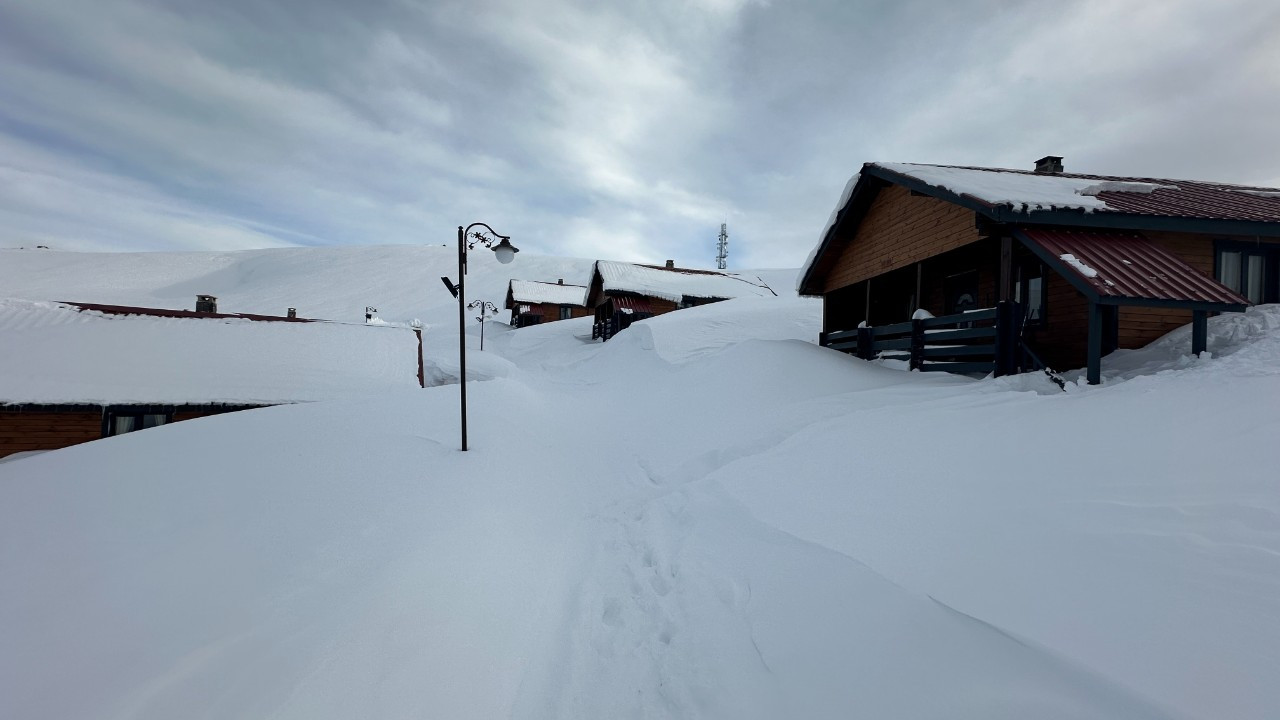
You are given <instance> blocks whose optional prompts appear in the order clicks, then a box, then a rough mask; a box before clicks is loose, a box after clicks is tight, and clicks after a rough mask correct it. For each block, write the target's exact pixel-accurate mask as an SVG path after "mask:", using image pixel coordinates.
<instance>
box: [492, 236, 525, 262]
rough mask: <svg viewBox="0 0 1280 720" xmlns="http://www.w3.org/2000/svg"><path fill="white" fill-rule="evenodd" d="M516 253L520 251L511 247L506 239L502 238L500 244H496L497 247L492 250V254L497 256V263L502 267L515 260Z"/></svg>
mask: <svg viewBox="0 0 1280 720" xmlns="http://www.w3.org/2000/svg"><path fill="white" fill-rule="evenodd" d="M518 252H520V249H519V248H517V247H516V246H514V245H512V244H511V241H510V240H508V239H507V238H503V239H502V242H500V243H498V245H497V247H495V248H494V249H493V254H494V255H495V256H497V258H498V262H500V263H502V264H503V265H506V264H507V263H509V262H511V261H512V260H515V259H516V253H518Z"/></svg>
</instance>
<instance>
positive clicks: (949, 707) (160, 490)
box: [0, 251, 1280, 720]
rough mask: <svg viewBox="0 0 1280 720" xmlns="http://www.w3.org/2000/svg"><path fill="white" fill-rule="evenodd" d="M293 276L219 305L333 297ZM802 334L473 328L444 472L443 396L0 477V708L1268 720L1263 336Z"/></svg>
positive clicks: (136, 283)
mask: <svg viewBox="0 0 1280 720" xmlns="http://www.w3.org/2000/svg"><path fill="white" fill-rule="evenodd" d="M525 254H526V253H521V255H522V256H523V255H525ZM64 255H65V254H64ZM308 257H310V258H311V259H308ZM331 258H332V256H327V255H326V253H325V252H323V251H315V253H314V255H310V256H309V254H308V252H306V251H297V252H296V254H294V255H293V256H292V263H294V265H295V267H296V268H297V269H298V270H299V271H303V270H305V268H306V267H307V266H308V264H314V270H313V272H314V273H316V274H322V273H324V272H325V267H326V263H328V262H329V261H330V260H331ZM92 260H93V258H86V259H85V260H84V262H83V265H82V266H83V267H89V266H91V265H92V264H93V262H92ZM99 260H100V262H101V263H102V264H104V265H106V264H108V263H109V259H99ZM525 260H526V258H524V257H521V258H520V260H519V261H518V262H521V261H525ZM448 261H449V258H448V256H447V255H444V256H443V258H442V260H441V261H440V262H439V263H436V264H434V265H432V264H431V263H430V262H426V263H423V264H422V266H421V267H419V268H418V270H419V274H420V275H421V276H422V277H425V278H427V279H434V277H436V276H438V275H440V274H445V273H447V272H448V269H447V264H446V263H447V262H448ZM137 262H138V267H144V266H145V263H143V262H142V261H141V260H139V261H137ZM156 262H157V264H159V265H161V267H164V264H165V263H168V262H170V259H169V258H167V257H166V258H157V259H156ZM473 262H474V261H473ZM553 262H561V261H559V260H556V261H552V260H547V259H538V258H532V259H531V263H532V264H540V263H546V264H547V265H550V264H552V263H553ZM69 264H74V265H76V266H81V264H80V261H78V260H77V262H76V263H69ZM50 267H51V268H52V267H54V266H50ZM229 267H232V268H236V269H235V270H234V274H235V276H236V277H241V278H243V277H245V276H244V275H243V274H241V273H240V270H239V269H240V267H241V266H240V265H239V264H238V263H233V264H232V265H231V266H229ZM280 267H281V266H279V265H275V266H273V270H275V269H280ZM351 267H352V265H350V264H349V265H348V269H350V268H351ZM588 267H589V265H588ZM367 270H368V274H367V275H359V274H351V275H349V276H348V277H347V278H345V279H344V281H343V285H344V287H345V284H346V283H350V284H352V285H358V286H360V287H363V288H369V287H375V288H376V287H378V281H379V279H380V278H381V277H382V275H381V272H382V271H381V269H380V267H379V266H378V265H376V264H373V265H370V266H369V267H368V268H367ZM20 272H21V271H12V270H11V269H10V267H8V266H4V265H2V264H0V286H3V287H15V286H17V285H20V284H21V282H26V285H25V287H26V288H27V290H26V291H27V292H32V293H35V294H38V296H39V297H46V298H48V297H69V295H68V293H67V292H66V288H65V287H63V286H61V285H60V283H63V282H69V280H66V279H65V278H67V277H74V273H71V274H70V275H66V274H62V273H56V272H55V273H50V274H48V275H46V276H45V277H44V279H43V283H44V286H43V287H41V286H40V285H39V283H38V282H36V281H34V280H31V279H30V278H28V277H26V276H23V277H21V278H14V282H12V283H10V280H11V278H10V275H17V274H20ZM473 272H474V274H475V275H476V280H477V282H476V286H477V287H478V288H480V290H481V291H483V290H484V287H503V288H505V280H502V281H501V284H500V283H499V282H498V276H490V275H487V274H485V271H483V270H480V269H477V270H475V271H473ZM155 274H156V276H157V278H159V279H158V280H157V285H158V286H159V285H160V284H161V283H164V282H168V281H167V280H166V279H165V277H164V276H165V272H163V271H162V270H159V269H158V270H157V271H156V273H155ZM539 274H541V272H539ZM310 276H311V273H310V272H300V275H299V280H298V282H292V281H290V280H289V279H288V278H285V277H281V276H279V275H275V274H273V273H267V274H266V275H264V276H259V277H253V278H248V279H251V280H252V281H253V283H255V284H256V285H255V288H254V289H252V290H250V289H249V288H245V289H244V290H243V291H242V293H243V295H242V296H246V297H247V296H248V295H249V294H250V292H262V293H263V294H262V297H264V298H267V293H266V290H265V288H266V287H268V286H269V285H272V284H276V285H280V286H286V285H287V286H288V287H289V289H290V291H291V294H292V295H293V297H294V299H295V300H296V302H294V303H291V304H295V305H298V306H300V308H301V307H305V306H307V305H314V306H317V307H323V306H324V303H325V302H326V300H325V297H327V296H328V295H330V294H335V293H348V292H352V291H350V290H347V289H344V287H338V286H334V287H325V286H324V285H323V284H321V285H319V286H317V288H316V290H315V292H316V296H315V297H314V298H311V297H307V296H306V295H304V294H302V293H301V292H299V290H300V288H303V284H302V282H301V278H302V277H310ZM551 276H552V277H558V276H560V275H559V274H558V273H557V274H554V275H551ZM132 282H133V285H132V286H131V288H130V289H128V290H127V291H126V290H124V289H122V290H120V291H119V292H120V294H121V295H128V294H129V293H141V294H147V293H154V292H160V289H161V288H160V287H157V288H152V289H147V287H146V285H145V281H144V280H142V279H141V276H140V277H139V278H138V279H135V280H133V281H132ZM308 282H310V281H309V280H308ZM437 284H438V283H437ZM436 292H443V289H440V290H437V291H436ZM183 294H184V295H185V289H184V292H183ZM215 294H216V293H215ZM232 295H234V293H232ZM407 297H408V296H404V297H401V298H400V299H397V298H396V297H390V298H389V301H388V300H380V301H379V302H381V303H382V304H380V305H378V307H380V308H383V309H384V310H386V307H387V306H390V307H392V308H396V307H403V308H404V309H403V310H394V311H393V314H392V315H389V317H393V318H395V317H411V316H414V315H412V314H411V313H421V316H422V317H424V318H426V319H427V320H428V323H430V322H432V321H433V320H434V319H435V318H437V317H438V316H439V314H438V313H435V311H433V309H432V308H431V307H425V308H424V307H421V306H420V305H419V304H416V303H414V302H410V301H408V300H407ZM80 298H81V299H84V300H98V299H103V298H98V297H94V296H93V295H92V293H90V294H89V296H85V295H80ZM106 300H109V301H115V302H121V301H129V302H132V303H134V304H145V303H139V302H137V300H136V299H135V298H132V297H128V298H123V297H122V298H106ZM221 302H222V297H221V296H220V303H221ZM272 302H275V300H272ZM374 304H377V303H374ZM362 307H363V303H362V304H361V307H360V308H357V309H362ZM230 309H231V310H233V311H235V310H240V309H242V310H244V311H255V310H257V311H261V310H262V309H265V308H230ZM452 309H453V311H454V313H455V314H456V306H453V307H452ZM384 314H385V313H384ZM820 316H821V304H820V302H818V301H815V300H810V299H804V298H793V297H787V298H776V299H772V298H742V299H736V300H729V301H727V302H722V303H715V304H711V305H705V306H700V307H696V308H690V309H686V310H680V311H678V312H673V313H668V314H665V315H662V316H658V317H654V318H650V319H647V320H643V321H640V322H637V323H635V324H633V325H632V326H631V328H630V329H628V331H627V332H625V333H621V334H619V335H618V336H617V337H616V338H614V339H613V340H611V341H610V342H609V343H598V342H596V343H592V342H590V329H591V324H590V319H589V318H580V319H576V320H566V321H563V322H557V323H548V324H544V325H539V326H534V327H530V328H525V329H522V330H520V331H518V332H517V331H512V330H511V329H510V328H506V327H503V326H500V325H499V326H495V327H493V328H491V330H492V331H493V334H492V335H491V336H489V337H487V338H486V350H485V352H478V351H476V350H475V349H474V348H472V350H471V351H470V352H469V355H468V372H469V373H473V372H474V373H475V374H474V375H471V377H472V378H474V379H476V380H483V381H479V382H472V383H471V384H470V386H469V388H468V398H469V401H470V404H469V408H468V410H469V413H468V414H469V418H470V421H471V426H470V439H471V448H472V449H471V451H470V452H468V453H461V452H459V451H458V450H457V442H458V428H457V421H458V414H457V411H458V407H457V401H458V394H457V389H456V388H454V387H450V386H444V387H429V388H427V389H425V390H421V389H417V388H409V389H403V390H395V391H391V392H378V393H370V394H367V395H364V396H361V397H354V396H353V397H350V398H346V399H337V400H332V401H327V402H316V403H309V404H299V405H289V406H280V407H272V408H265V409H261V410H253V411H249V412H241V413H231V414H226V415H219V416H214V417H209V418H202V419H199V420H193V421H188V422H182V423H175V424H171V425H166V426H163V427H159V428H155V429H151V430H146V431H142V432H138V433H131V434H128V435H123V436H119V437H114V438H108V439H104V440H100V441H96V442H93V443H88V444H84V445H79V446H74V447H71V448H66V449H63V450H58V451H53V452H47V453H42V454H39V455H35V456H30V457H25V458H22V459H19V460H14V461H11V462H6V463H3V464H0V577H4V578H5V582H4V583H0V638H3V646H4V648H5V651H4V652H3V653H0V717H6V718H7V717H15V718H27V717H90V716H91V717H103V718H125V717H128V718H142V719H145V718H170V717H195V718H200V717H210V718H225V717H274V718H286V717H298V718H302V717H305V718H321V719H323V718H347V717H379V718H400V717H406V718H407V717H474V718H496V717H507V718H584V719H585V718H602V717H664V718H666V717H684V718H724V717H733V718H748V719H749V718H779V717H804V718H837V717H840V718H843V717H849V716H850V715H851V714H852V715H856V716H865V717H902V718H937V717H946V718H962V719H963V718H1027V717H1036V718H1094V717H1119V718H1172V717H1180V718H1204V719H1208V718H1219V717H1231V718H1241V719H1244V720H1261V719H1263V718H1272V717H1277V716H1280V696H1277V694H1276V693H1275V692H1274V687H1275V684H1276V680H1277V678H1280V656H1278V655H1277V653H1276V648H1277V647H1280V604H1277V603H1276V602H1275V598H1276V597H1278V596H1280V492H1277V490H1276V488H1275V482H1274V468H1273V465H1274V462H1273V461H1272V454H1271V453H1270V450H1269V448H1270V447H1271V445H1270V443H1271V438H1273V437H1274V436H1275V434H1276V432H1277V431H1280V407H1278V406H1277V404H1276V403H1274V402H1271V399H1272V398H1274V397H1276V396H1277V393H1280V366H1277V365H1276V363H1275V358H1276V357H1277V356H1278V355H1280V308H1277V307H1273V306H1264V307H1260V308H1251V309H1250V310H1249V311H1248V312H1247V313H1241V314H1228V315H1224V316H1221V317H1217V318H1213V319H1211V320H1210V323H1209V350H1210V353H1206V355H1205V356H1202V357H1199V358H1194V357H1190V356H1189V355H1188V354H1187V351H1188V349H1189V347H1190V342H1189V338H1188V334H1189V332H1190V330H1189V328H1184V329H1182V330H1178V331H1175V332H1174V333H1172V334H1170V336H1168V337H1166V338H1165V339H1162V340H1159V341H1157V342H1156V343H1153V344H1152V345H1151V346H1149V347H1148V348H1146V349H1144V350H1140V351H1122V352H1118V353H1114V354H1112V355H1109V356H1108V357H1106V358H1104V362H1103V380H1104V382H1103V384H1102V385H1099V386H1088V385H1083V384H1077V382H1076V379H1077V377H1076V376H1075V375H1072V374H1070V373H1068V375H1067V379H1068V383H1067V385H1066V389H1067V392H1062V391H1060V390H1059V389H1058V388H1057V386H1056V385H1053V384H1052V383H1051V382H1050V381H1049V380H1048V379H1047V378H1045V377H1044V376H1043V375H1038V374H1030V375H1023V376H1015V377H1006V378H998V379H986V380H971V379H968V378H962V377H954V376H945V375H941V374H922V373H909V372H902V371H898V370H893V369H890V368H886V367H882V366H879V365H876V364H872V363H865V362H861V361H858V360H856V359H854V358H851V357H849V356H847V355H843V354H840V353H836V352H833V351H830V350H825V349H822V348H819V347H817V346H816V345H815V344H814V340H815V338H816V336H817V332H818V329H819V326H820ZM80 322H81V321H79V320H75V321H72V320H69V319H68V318H65V317H61V316H59V317H57V318H54V319H53V320H51V321H50V322H49V323H48V324H45V325H39V326H38V327H35V326H32V329H31V330H29V331H31V332H34V331H35V330H36V329H39V330H41V331H44V330H58V329H66V328H74V327H75V326H76V325H77V324H78V323H80ZM17 324H19V323H15V325H17ZM360 329H363V328H360ZM11 332H16V333H21V332H28V330H22V329H17V330H13V329H10V328H8V327H0V347H3V346H4V345H5V343H4V341H5V340H7V339H8V338H9V337H10V336H9V335H7V333H11ZM371 332H374V333H382V332H394V331H393V330H387V329H377V330H372V331H371ZM456 340H457V337H456V335H455V336H454V337H453V341H454V343H456ZM445 345H447V343H445ZM456 350H457V347H456V344H455V345H453V346H452V347H451V348H450V347H443V348H441V350H440V353H441V354H440V356H439V362H440V365H439V366H438V370H439V371H440V372H442V373H446V374H447V373H448V372H450V369H449V367H448V366H447V365H445V364H444V362H445V358H447V356H448V354H449V352H448V351H452V354H453V355H454V357H455V361H456ZM1210 354H1211V355H1212V357H1209V355H1210ZM473 366H475V370H473ZM453 372H455V373H456V369H455V370H453ZM566 420H570V421H571V422H569V423H566Z"/></svg>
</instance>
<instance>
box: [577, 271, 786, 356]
mask: <svg viewBox="0 0 1280 720" xmlns="http://www.w3.org/2000/svg"><path fill="white" fill-rule="evenodd" d="M776 296H777V293H775V292H774V291H773V289H772V288H770V287H769V286H768V284H766V283H765V281H764V280H761V279H760V278H758V277H756V276H754V275H740V274H738V273H729V272H721V271H717V270H691V269H689V268H678V267H676V266H675V263H674V262H672V261H671V260H668V261H667V263H666V265H665V266H660V265H637V264H634V263H624V262H612V261H609V260H599V261H597V262H596V264H595V267H594V268H593V269H592V272H591V288H590V290H589V291H588V293H587V306H588V307H590V308H592V309H593V311H594V312H595V319H596V321H595V325H594V326H593V328H592V331H591V337H592V339H595V338H600V339H601V340H608V339H609V338H611V337H613V336H614V335H616V334H617V333H619V332H621V331H622V330H625V329H626V328H627V327H628V326H630V325H631V323H633V322H635V321H637V320H643V319H644V318H647V317H653V316H654V315H661V314H663V313H666V312H671V311H672V310H678V309H680V308H687V307H693V306H695V305H705V304H707V303H713V302H719V301H721V300H729V299H731V298H738V297H776Z"/></svg>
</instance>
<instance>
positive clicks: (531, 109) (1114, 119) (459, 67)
mask: <svg viewBox="0 0 1280 720" xmlns="http://www.w3.org/2000/svg"><path fill="white" fill-rule="evenodd" d="M1277 127H1280V3H1276V2H1274V0H1259V1H1257V2H1244V1H1240V2H1231V1H1223V0H1217V1H1215V2H1203V1H1201V0H1185V1H1184V0H1150V1H1143V0H1092V1H1080V2H1075V1H1070V0H1058V1H1055V2H1035V1H1025V2H1023V1H1019V0H974V1H967V0H966V1H961V0H957V1H955V2H942V1H940V0H927V1H913V0H865V1H859V0H830V1H820V0H814V1H812V2H804V1H801V0H796V1H794V2H785V1H782V0H775V1H773V2H764V1H759V2H757V1H753V0H648V1H646V2H634V1H632V0H623V1H621V2H614V1H611V0H600V1H596V2H590V1H588V2H572V1H567V0H566V1H559V2H543V1H540V0H495V1H489V0H463V1H458V2H455V1H453V0H217V1H216V2H214V1H210V0H0V247H15V246H20V245H27V246H30V245H35V244H45V245H49V246H52V247H54V248H59V249H75V250H161V249H163V250H185V249H226V250H230V249H241V248H252V247H270V246H278V245H332V244H380V243H431V244H444V243H452V242H453V241H454V237H455V233H456V230H455V228H456V226H457V225H459V224H467V223H470V222H473V221H477V220H480V221H486V222H488V223H489V224H491V225H493V226H494V227H495V228H497V229H498V230H500V231H502V232H505V233H507V234H510V235H512V236H513V238H514V241H515V242H516V244H517V245H518V246H519V247H521V248H522V249H525V250H529V251H532V252H535V253H544V254H557V255H569V256H579V257H591V258H611V259H623V260H644V261H661V260H664V259H667V258H672V259H675V260H676V261H677V262H678V263H680V264H681V265H688V266H694V267H707V266H710V265H712V264H713V262H714V260H713V258H714V244H715V238H716V235H717V233H718V231H719V226H720V223H721V222H725V221H727V222H728V224H729V234H730V257H729V264H730V267H731V268H733V267H756V268H761V267H787V266H796V265H799V264H800V263H801V262H802V261H803V259H804V257H805V255H806V253H807V252H808V251H809V249H810V248H811V247H812V245H813V244H814V242H815V240H816V236H817V234H818V232H819V231H820V230H821V229H822V226H823V224H824V223H825V221H826V219H827V216H828V214H829V213H830V211H831V208H832V205H833V204H834V203H835V201H836V199H837V197H838V196H839V194H840V191H841V190H842V189H843V186H844V183H845V181H846V180H847V179H848V177H849V175H851V174H852V173H853V172H854V171H856V170H857V168H858V167H859V166H860V165H861V163H863V162H865V161H868V160H889V161H904V162H925V163H957V164H973V165H989V166H1005V167H1023V168H1029V167H1030V166H1031V164H1032V162H1033V161H1034V160H1035V159H1036V158H1038V157H1040V156H1042V155H1047V154H1055V155H1064V156H1065V157H1066V166H1067V169H1068V170H1076V171H1080V172H1099V173H1115V174H1133V175H1149V176H1157V177H1174V178H1196V179H1208V180H1225V181H1236V182H1242V183H1254V184H1263V185H1273V186H1280V142H1277V141H1276V137H1277V135H1276V132H1277Z"/></svg>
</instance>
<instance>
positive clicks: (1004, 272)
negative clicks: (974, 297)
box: [996, 235, 1013, 302]
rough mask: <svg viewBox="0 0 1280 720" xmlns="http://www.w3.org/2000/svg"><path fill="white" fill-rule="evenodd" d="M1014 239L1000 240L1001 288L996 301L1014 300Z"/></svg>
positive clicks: (997, 291)
mask: <svg viewBox="0 0 1280 720" xmlns="http://www.w3.org/2000/svg"><path fill="white" fill-rule="evenodd" d="M1012 288H1013V238H1012V237H1010V236H1008V235H1005V236H1004V237H1002V238H1000V287H999V288H997V289H996V295H997V297H996V299H997V300H998V301H1000V302H1004V301H1006V300H1012V299H1013V291H1012Z"/></svg>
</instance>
